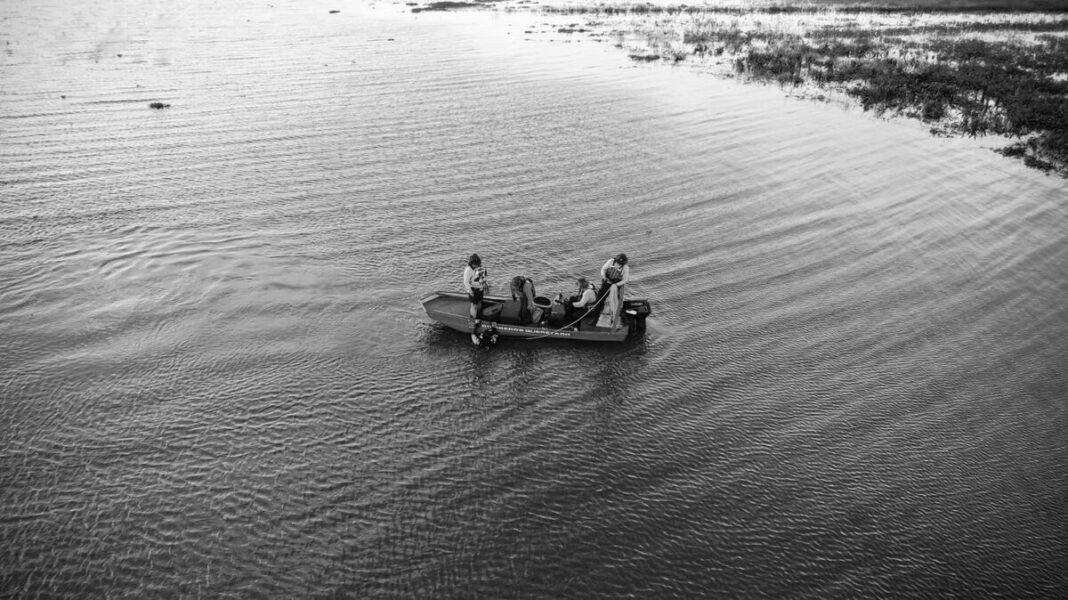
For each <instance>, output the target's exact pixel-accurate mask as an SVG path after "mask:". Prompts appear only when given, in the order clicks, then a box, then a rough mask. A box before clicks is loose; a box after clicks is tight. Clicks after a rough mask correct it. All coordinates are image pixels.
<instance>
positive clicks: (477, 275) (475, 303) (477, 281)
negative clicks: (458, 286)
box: [464, 254, 486, 319]
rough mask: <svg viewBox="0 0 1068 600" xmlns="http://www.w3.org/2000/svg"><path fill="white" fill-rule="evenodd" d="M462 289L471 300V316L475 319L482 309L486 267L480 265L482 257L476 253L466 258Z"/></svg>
mask: <svg viewBox="0 0 1068 600" xmlns="http://www.w3.org/2000/svg"><path fill="white" fill-rule="evenodd" d="M464 290H465V291H466V292H467V298H468V299H469V300H471V318H472V319H477V318H478V317H479V313H480V312H481V311H482V296H483V295H484V294H485V293H486V269H485V268H483V267H482V259H481V258H480V257H479V256H478V255H477V254H472V255H471V258H469V259H467V268H465V269H464Z"/></svg>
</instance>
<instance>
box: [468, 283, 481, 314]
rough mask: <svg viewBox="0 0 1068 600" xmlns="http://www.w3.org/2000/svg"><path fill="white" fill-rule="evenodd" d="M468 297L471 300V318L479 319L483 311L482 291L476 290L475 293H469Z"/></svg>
mask: <svg viewBox="0 0 1068 600" xmlns="http://www.w3.org/2000/svg"><path fill="white" fill-rule="evenodd" d="M467 298H468V299H469V300H471V318H472V319H477V318H478V315H479V313H480V312H482V292H481V291H480V290H476V291H475V292H474V293H473V294H468V295H467Z"/></svg>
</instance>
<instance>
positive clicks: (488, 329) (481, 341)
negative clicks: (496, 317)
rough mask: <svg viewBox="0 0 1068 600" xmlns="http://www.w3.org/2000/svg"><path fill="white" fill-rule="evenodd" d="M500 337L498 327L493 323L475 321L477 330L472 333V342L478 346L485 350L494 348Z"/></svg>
mask: <svg viewBox="0 0 1068 600" xmlns="http://www.w3.org/2000/svg"><path fill="white" fill-rule="evenodd" d="M500 337H501V336H500V333H498V331H497V326H496V325H494V324H493V323H485V322H483V321H482V320H481V319H480V320H477V321H475V328H474V329H473V330H472V331H471V341H472V342H474V344H475V345H476V346H481V347H483V348H488V347H490V346H494V345H496V344H497V340H498V339H500Z"/></svg>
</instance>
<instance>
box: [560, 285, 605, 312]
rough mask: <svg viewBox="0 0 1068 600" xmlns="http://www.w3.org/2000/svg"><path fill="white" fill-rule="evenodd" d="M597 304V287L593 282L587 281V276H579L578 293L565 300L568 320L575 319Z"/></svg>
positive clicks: (591, 309)
mask: <svg viewBox="0 0 1068 600" xmlns="http://www.w3.org/2000/svg"><path fill="white" fill-rule="evenodd" d="M596 304H597V288H596V287H594V285H593V284H592V283H590V282H589V281H586V278H585V277H579V278H578V293H577V294H575V295H573V296H571V297H570V298H568V299H567V300H566V301H564V308H565V309H566V310H567V320H568V321H574V320H576V319H578V318H579V317H581V316H584V315H585V313H588V312H591V311H593V307H594V305H596Z"/></svg>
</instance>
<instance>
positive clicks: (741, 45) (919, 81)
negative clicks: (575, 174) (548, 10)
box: [577, 0, 1068, 175]
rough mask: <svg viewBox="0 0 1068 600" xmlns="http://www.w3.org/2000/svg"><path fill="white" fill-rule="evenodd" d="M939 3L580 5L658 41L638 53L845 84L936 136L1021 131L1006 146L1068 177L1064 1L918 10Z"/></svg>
mask: <svg viewBox="0 0 1068 600" xmlns="http://www.w3.org/2000/svg"><path fill="white" fill-rule="evenodd" d="M934 4H936V3H934V2H927V1H924V0H912V1H911V2H908V1H904V0H903V1H901V2H881V3H878V4H876V3H864V2H851V3H850V2H836V1H834V0H824V1H822V2H820V1H819V0H816V1H815V2H808V3H806V4H804V5H776V4H769V5H763V6H762V7H758V8H745V7H741V6H730V5H723V6H717V7H689V6H675V7H672V6H665V5H648V4H647V5H623V6H615V7H613V6H604V5H601V6H597V7H592V6H591V7H578V8H577V10H580V11H583V12H586V13H588V14H594V13H596V14H597V15H598V16H600V17H602V18H603V17H611V16H619V15H621V14H625V15H628V16H627V18H628V19H629V22H630V27H632V28H634V29H635V30H636V31H637V32H638V33H639V35H644V37H645V40H646V43H645V45H646V46H647V48H649V49H650V50H651V51H646V52H640V51H635V50H634V49H633V48H632V49H631V55H632V57H640V58H641V59H642V60H650V58H649V57H650V56H659V57H661V58H664V59H668V60H671V61H674V62H678V61H681V60H683V59H685V58H687V57H696V58H708V57H717V60H719V61H720V62H726V63H728V64H729V65H730V66H731V67H732V69H733V71H734V73H735V74H736V75H739V76H744V77H746V78H749V79H753V80H757V81H769V82H775V83H778V84H780V85H783V86H802V85H812V86H815V87H817V88H819V89H825V90H834V91H839V92H843V93H844V94H846V95H848V96H850V97H852V98H854V99H855V101H856V102H858V103H859V105H860V106H862V107H863V108H864V110H871V111H876V112H879V113H892V114H899V115H903V116H906V117H910V118H915V119H919V120H921V121H923V122H926V123H928V124H929V125H930V126H931V131H932V133H935V134H939V135H951V134H956V135H971V136H977V135H987V134H994V135H1000V136H1007V137H1009V138H1016V140H1017V141H1015V142H1014V143H1012V144H1011V145H1009V146H1008V147H1006V148H1002V149H1001V150H999V152H1000V153H1001V154H1003V155H1005V156H1011V157H1017V158H1021V159H1023V160H1024V161H1025V162H1026V163H1027V164H1028V165H1029V166H1031V167H1035V168H1039V169H1042V170H1045V171H1051V170H1056V171H1059V172H1061V173H1062V174H1065V175H1068V12H1059V11H1057V10H1055V9H1053V8H1051V7H1052V6H1053V5H1054V4H1058V5H1061V4H1063V3H1052V2H1043V1H1042V0H1024V1H1023V2H1017V3H1011V4H1009V3H1006V2H994V1H989V2H987V1H983V0H976V1H964V0H961V1H959V2H951V3H949V5H950V9H948V10H946V9H945V8H942V9H940V10H918V8H917V7H921V8H923V7H927V8H930V7H931V6H932V5H934ZM937 4H938V5H939V6H944V5H945V4H944V3H937ZM1007 4H1008V6H1006V5H1007ZM980 9H981V10H980ZM1024 9H1031V10H1032V11H1033V10H1035V9H1043V10H1046V11H1047V12H1021V10H1024ZM1061 10H1062V11H1064V10H1065V7H1063V6H1062V7H1061ZM635 60H638V59H637V58H636V59H635Z"/></svg>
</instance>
